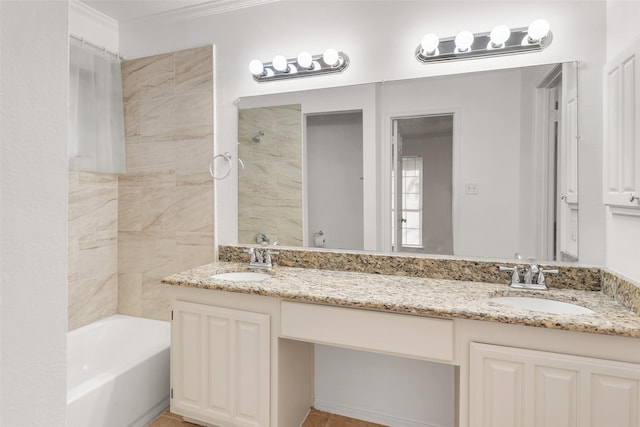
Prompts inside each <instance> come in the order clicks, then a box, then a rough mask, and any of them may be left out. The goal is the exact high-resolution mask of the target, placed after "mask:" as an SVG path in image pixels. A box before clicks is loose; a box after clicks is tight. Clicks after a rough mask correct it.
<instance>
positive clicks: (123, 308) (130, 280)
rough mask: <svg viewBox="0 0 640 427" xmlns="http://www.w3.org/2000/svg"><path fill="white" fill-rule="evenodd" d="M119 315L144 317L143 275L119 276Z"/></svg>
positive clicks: (129, 274)
mask: <svg viewBox="0 0 640 427" xmlns="http://www.w3.org/2000/svg"><path fill="white" fill-rule="evenodd" d="M118 313H121V314H128V315H129V316H142V274H141V273H121V274H118Z"/></svg>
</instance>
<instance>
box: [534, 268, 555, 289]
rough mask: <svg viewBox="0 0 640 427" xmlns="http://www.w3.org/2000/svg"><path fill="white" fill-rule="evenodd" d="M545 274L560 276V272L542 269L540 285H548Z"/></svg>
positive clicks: (539, 276) (539, 274) (539, 273)
mask: <svg viewBox="0 0 640 427" xmlns="http://www.w3.org/2000/svg"><path fill="white" fill-rule="evenodd" d="M545 273H549V274H558V270H545V269H544V268H541V269H540V271H539V272H538V285H546V283H545V279H544V274H545Z"/></svg>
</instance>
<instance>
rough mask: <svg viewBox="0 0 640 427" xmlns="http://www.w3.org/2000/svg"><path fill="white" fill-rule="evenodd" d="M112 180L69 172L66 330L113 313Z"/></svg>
mask: <svg viewBox="0 0 640 427" xmlns="http://www.w3.org/2000/svg"><path fill="white" fill-rule="evenodd" d="M117 182H118V179H117V176H116V175H106V174H94V173H87V172H70V173H69V211H68V218H69V229H68V233H69V248H68V250H69V271H68V282H69V296H68V301H69V304H68V327H69V328H70V329H74V328H77V327H79V326H83V325H85V324H88V323H91V322H93V321H95V320H98V319H100V318H102V317H105V316H108V315H110V314H113V313H115V310H116V301H115V296H116V293H117V289H116V286H117V271H118V265H117V244H116V237H117V218H118V188H117Z"/></svg>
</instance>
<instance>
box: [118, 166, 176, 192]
mask: <svg viewBox="0 0 640 427" xmlns="http://www.w3.org/2000/svg"><path fill="white" fill-rule="evenodd" d="M175 184H176V168H175V166H171V167H167V168H155V169H153V168H148V169H145V170H139V171H133V172H131V173H126V174H123V175H119V176H118V186H119V188H133V187H173V186H175Z"/></svg>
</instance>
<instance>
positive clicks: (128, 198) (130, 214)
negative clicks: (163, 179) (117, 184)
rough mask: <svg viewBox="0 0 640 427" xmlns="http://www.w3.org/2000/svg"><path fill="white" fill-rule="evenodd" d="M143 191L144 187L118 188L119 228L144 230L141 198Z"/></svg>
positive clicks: (123, 229) (122, 229) (121, 229)
mask: <svg viewBox="0 0 640 427" xmlns="http://www.w3.org/2000/svg"><path fill="white" fill-rule="evenodd" d="M143 191H144V188H143V187H134V188H129V187H123V188H120V189H119V190H118V230H120V231H142V218H141V207H140V200H141V199H142V192H143Z"/></svg>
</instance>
